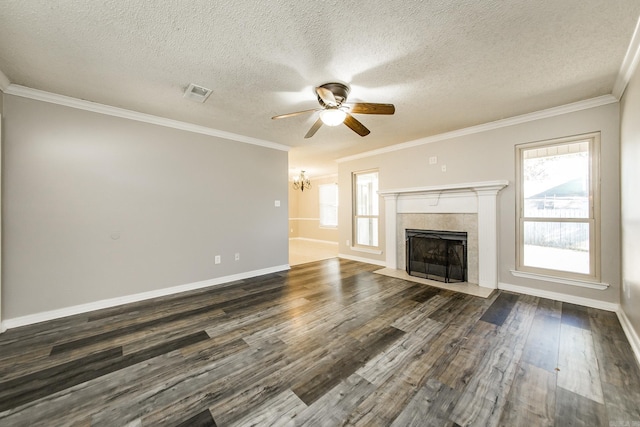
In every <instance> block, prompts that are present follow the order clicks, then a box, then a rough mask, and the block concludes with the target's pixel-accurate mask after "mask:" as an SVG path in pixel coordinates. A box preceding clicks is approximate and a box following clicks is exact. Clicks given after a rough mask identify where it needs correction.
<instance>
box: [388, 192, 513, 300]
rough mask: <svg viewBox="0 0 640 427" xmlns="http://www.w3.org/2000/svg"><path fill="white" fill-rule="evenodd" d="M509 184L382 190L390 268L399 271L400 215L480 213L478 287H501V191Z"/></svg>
mask: <svg viewBox="0 0 640 427" xmlns="http://www.w3.org/2000/svg"><path fill="white" fill-rule="evenodd" d="M507 185H509V181H507V180H500V181H482V182H468V183H461V184H448V185H436V186H428V187H412V188H401V189H393V190H380V191H378V194H379V195H380V196H382V197H384V200H385V238H386V265H387V268H393V269H397V268H398V265H397V262H398V261H397V246H396V238H397V232H396V231H397V230H396V227H397V215H398V214H399V213H477V214H478V249H479V253H478V284H479V285H480V286H482V287H486V288H491V289H497V287H498V224H497V196H498V192H499V191H500V190H502V189H503V188H504V187H506V186H507Z"/></svg>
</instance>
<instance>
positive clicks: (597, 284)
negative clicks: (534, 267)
mask: <svg viewBox="0 0 640 427" xmlns="http://www.w3.org/2000/svg"><path fill="white" fill-rule="evenodd" d="M509 271H511V274H513V275H514V276H516V277H522V278H525V279H534V280H543V281H545V282H553V283H560V284H563V285H571V286H579V287H582V288H590V289H598V290H600V291H603V290H605V289H608V288H609V284H608V283H600V282H590V281H588V280H579V279H567V278H564V277H557V276H547V275H545V274H538V273H529V272H527V271H517V270H509Z"/></svg>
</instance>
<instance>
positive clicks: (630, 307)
mask: <svg viewBox="0 0 640 427" xmlns="http://www.w3.org/2000/svg"><path fill="white" fill-rule="evenodd" d="M620 116H621V118H620V129H621V132H620V145H621V149H620V151H621V156H620V158H621V181H622V191H621V193H622V282H623V285H622V295H621V300H622V301H621V304H622V310H623V311H624V312H625V314H626V315H627V318H628V319H629V321H630V322H631V325H632V327H633V329H634V330H635V332H636V335H638V336H640V264H639V262H640V197H638V195H639V194H640V191H639V190H638V184H640V119H639V118H640V68H636V71H635V73H634V75H633V77H632V79H631V81H630V82H629V85H628V86H627V89H626V91H625V94H624V96H623V97H622V101H621V113H620Z"/></svg>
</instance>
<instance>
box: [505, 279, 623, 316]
mask: <svg viewBox="0 0 640 427" xmlns="http://www.w3.org/2000/svg"><path fill="white" fill-rule="evenodd" d="M498 289H502V290H505V291H511V292H517V293H519V294H526V295H532V296H534V297H540V298H548V299H552V300H556V301H562V302H568V303H570V304H577V305H583V306H585V307H591V308H598V309H600V310H606V311H613V312H617V311H618V310H619V309H620V304H616V303H612V302H606V301H600V300H596V299H591V298H583V297H577V296H574V295H567V294H563V293H560V292H551V291H543V290H540V289H536V288H530V287H527V286H519V285H512V284H510V283H504V282H500V283H498Z"/></svg>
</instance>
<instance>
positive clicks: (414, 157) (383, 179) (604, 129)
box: [339, 103, 620, 304]
mask: <svg viewBox="0 0 640 427" xmlns="http://www.w3.org/2000/svg"><path fill="white" fill-rule="evenodd" d="M426 119H427V120H428V118H426ZM594 131H600V132H601V138H602V139H601V159H600V160H601V168H600V170H601V181H602V199H601V201H602V211H601V220H602V232H601V248H602V254H603V256H602V274H601V276H602V281H603V282H606V283H609V284H610V285H611V286H610V288H609V289H607V290H604V291H601V290H596V289H587V288H582V287H575V286H571V285H563V284H556V283H549V282H542V281H537V280H530V279H524V278H517V277H514V276H513V275H512V274H511V273H510V270H512V269H515V265H516V259H515V245H516V243H515V232H516V212H515V185H514V183H515V145H516V144H521V143H526V142H533V141H541V140H548V139H553V138H558V137H563V136H571V135H578V134H583V133H588V132H594ZM431 156H437V157H438V163H437V164H435V165H429V161H428V160H429V157H431ZM442 165H446V166H447V168H446V169H447V170H446V172H442V171H441V166H442ZM371 168H379V170H380V190H381V191H384V190H391V189H397V188H408V187H423V186H433V185H445V184H456V183H466V182H477V181H493V180H508V181H509V183H510V184H509V186H508V187H506V188H505V189H504V190H502V191H501V192H500V193H499V195H498V218H499V219H498V221H499V225H498V251H499V257H498V260H499V261H498V264H499V266H498V268H499V271H498V275H499V282H501V283H505V284H510V285H517V286H523V287H529V288H535V289H537V290H539V291H543V292H555V293H561V294H566V295H571V296H578V297H582V298H589V299H592V300H598V301H603V302H606V303H612V304H617V303H618V302H619V293H620V227H619V218H620V208H619V206H620V198H619V191H620V185H619V170H620V169H619V105H618V104H617V103H613V104H608V105H604V106H600V107H596V108H590V109H586V110H582V111H577V112H572V113H567V114H563V115H559V116H555V117H550V118H544V119H539V120H535V121H530V122H526V123H521V124H516V125H512V126H508V127H502V128H498V129H493V130H488V131H484V132H480V133H474V134H470V135H466V136H460V137H455V138H450V139H446V140H440V141H437V142H432V143H429V144H424V145H420V146H417V147H413V148H406V149H403V150H399V151H394V152H389V153H385V154H379V155H374V156H371V157H365V158H360V159H356V160H351V161H344V162H341V163H340V164H339V183H340V189H341V193H340V206H345V207H347V208H346V209H341V211H340V221H339V223H340V227H339V243H340V253H341V254H345V255H347V256H354V257H361V258H368V259H371V260H374V261H377V262H380V261H385V254H384V253H383V254H381V255H375V254H373V255H372V254H367V253H362V252H355V251H352V250H351V249H350V248H349V247H347V246H346V240H347V239H352V228H351V223H352V222H351V209H349V207H350V206H351V201H350V198H351V194H350V193H351V192H350V191H348V189H350V188H351V185H350V182H351V173H352V172H354V171H359V170H366V169H371ZM381 206H384V200H381ZM381 209H383V208H381ZM381 214H382V215H384V211H382V212H381ZM381 221H382V227H381V230H380V233H381V235H380V237H381V239H380V245H381V246H380V247H381V248H384V247H385V242H384V234H385V230H384V218H383V217H382V218H381Z"/></svg>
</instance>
